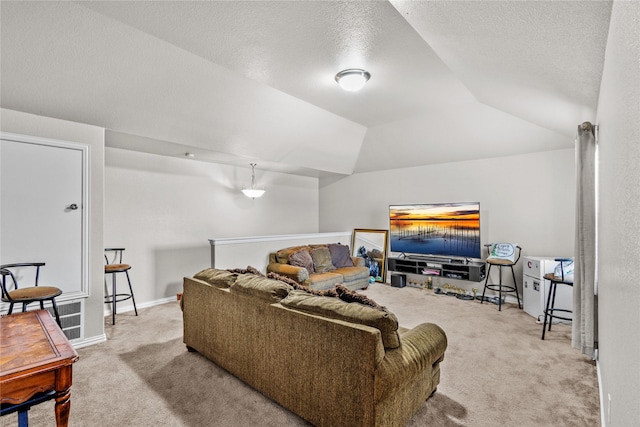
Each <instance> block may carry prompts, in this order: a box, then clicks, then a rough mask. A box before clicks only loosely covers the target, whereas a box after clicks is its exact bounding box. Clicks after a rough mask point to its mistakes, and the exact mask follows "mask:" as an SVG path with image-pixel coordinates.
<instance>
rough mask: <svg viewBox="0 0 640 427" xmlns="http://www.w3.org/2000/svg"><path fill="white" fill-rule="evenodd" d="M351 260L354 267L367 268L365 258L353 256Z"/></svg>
mask: <svg viewBox="0 0 640 427" xmlns="http://www.w3.org/2000/svg"><path fill="white" fill-rule="evenodd" d="M351 260H352V261H353V265H354V266H355V267H366V265H365V264H364V258H362V257H360V256H352V257H351Z"/></svg>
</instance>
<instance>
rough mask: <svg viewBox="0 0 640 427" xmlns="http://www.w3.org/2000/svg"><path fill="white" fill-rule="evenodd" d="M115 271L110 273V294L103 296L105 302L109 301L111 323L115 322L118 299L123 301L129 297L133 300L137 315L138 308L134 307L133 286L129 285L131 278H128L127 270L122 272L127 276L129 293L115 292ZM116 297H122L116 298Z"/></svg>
mask: <svg viewBox="0 0 640 427" xmlns="http://www.w3.org/2000/svg"><path fill="white" fill-rule="evenodd" d="M116 273H118V272H112V273H109V274H111V295H110V296H109V295H107V296H105V302H106V303H111V324H112V325H115V324H116V303H117V302H120V301H125V300H128V299H129V298H131V301H132V302H133V310H134V311H135V313H136V316H137V315H138V308H137V307H136V297H135V296H134V295H133V287H132V286H131V279H129V272H128V271H127V270H125V271H124V274H125V275H126V276H127V283H128V284H129V292H130V293H129V294H118V293H116V292H117V291H116ZM118 297H123V298H120V299H118Z"/></svg>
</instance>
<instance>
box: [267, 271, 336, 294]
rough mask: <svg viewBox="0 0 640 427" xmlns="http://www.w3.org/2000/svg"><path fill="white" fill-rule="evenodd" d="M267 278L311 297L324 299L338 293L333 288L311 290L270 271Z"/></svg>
mask: <svg viewBox="0 0 640 427" xmlns="http://www.w3.org/2000/svg"><path fill="white" fill-rule="evenodd" d="M267 277H268V278H269V279H273V280H279V281H281V282H284V283H286V284H287V285H289V286H291V287H292V288H293V289H296V290H299V291H304V292H307V293H309V294H312V295H321V296H326V297H337V296H338V293H337V292H336V290H335V288H331V289H323V290H321V291H319V290H317V289H311V288H310V287H308V286H305V285H301V284H300V283H298V282H296V281H295V280H293V279H291V278H289V277H287V276H282V275H280V274H278V273H274V272H272V271H270V272H269V273H267Z"/></svg>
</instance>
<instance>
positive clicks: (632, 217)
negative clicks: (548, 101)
mask: <svg viewBox="0 0 640 427" xmlns="http://www.w3.org/2000/svg"><path fill="white" fill-rule="evenodd" d="M638 22H640V3H638V2H621V1H616V2H614V4H613V8H612V13H611V24H610V27H609V38H608V42H607V50H606V56H605V64H604V71H603V78H602V85H601V87H600V99H599V104H598V120H597V123H598V125H599V127H600V138H599V144H598V150H599V159H600V161H599V171H600V178H599V186H600V189H599V198H600V199H599V212H598V215H599V219H598V227H599V230H598V239H599V241H598V256H599V260H598V289H599V291H598V292H599V295H598V304H599V307H598V311H599V316H598V319H599V320H598V321H599V346H600V350H599V360H600V374H601V379H602V380H601V387H602V391H603V397H604V408H603V413H604V414H605V415H604V425H606V426H632V425H633V426H637V425H640V403H639V402H640V282H639V280H638V261H639V260H640V215H639V214H638V213H639V212H640V167H639V166H640V124H639V123H638V118H640V25H638ZM609 396H610V397H611V410H610V414H611V415H610V419H608V418H609V415H608V412H609V408H608V406H609V403H608V400H609V399H608V398H609Z"/></svg>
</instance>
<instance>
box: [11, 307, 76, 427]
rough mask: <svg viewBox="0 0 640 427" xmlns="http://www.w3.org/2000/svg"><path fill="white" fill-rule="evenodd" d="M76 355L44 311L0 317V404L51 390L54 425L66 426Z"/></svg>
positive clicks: (21, 401)
mask: <svg viewBox="0 0 640 427" xmlns="http://www.w3.org/2000/svg"><path fill="white" fill-rule="evenodd" d="M76 360H78V353H76V351H75V350H74V349H73V346H72V345H71V343H70V342H69V340H68V339H67V337H66V336H65V335H64V333H63V332H62V330H61V329H60V327H59V326H58V324H57V323H56V322H55V320H54V319H53V317H51V314H49V312H48V311H46V310H37V311H28V312H25V313H16V314H10V315H6V316H0V403H2V404H5V403H7V404H11V405H16V404H20V403H23V402H26V401H28V400H29V399H30V398H32V397H33V396H34V395H36V394H37V393H41V392H47V391H51V390H55V393H56V395H55V400H56V404H55V413H56V425H57V426H58V427H61V426H65V427H66V426H67V425H68V423H69V410H70V407H71V400H70V399H71V383H72V381H71V371H72V365H73V363H74V362H75V361H76Z"/></svg>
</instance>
